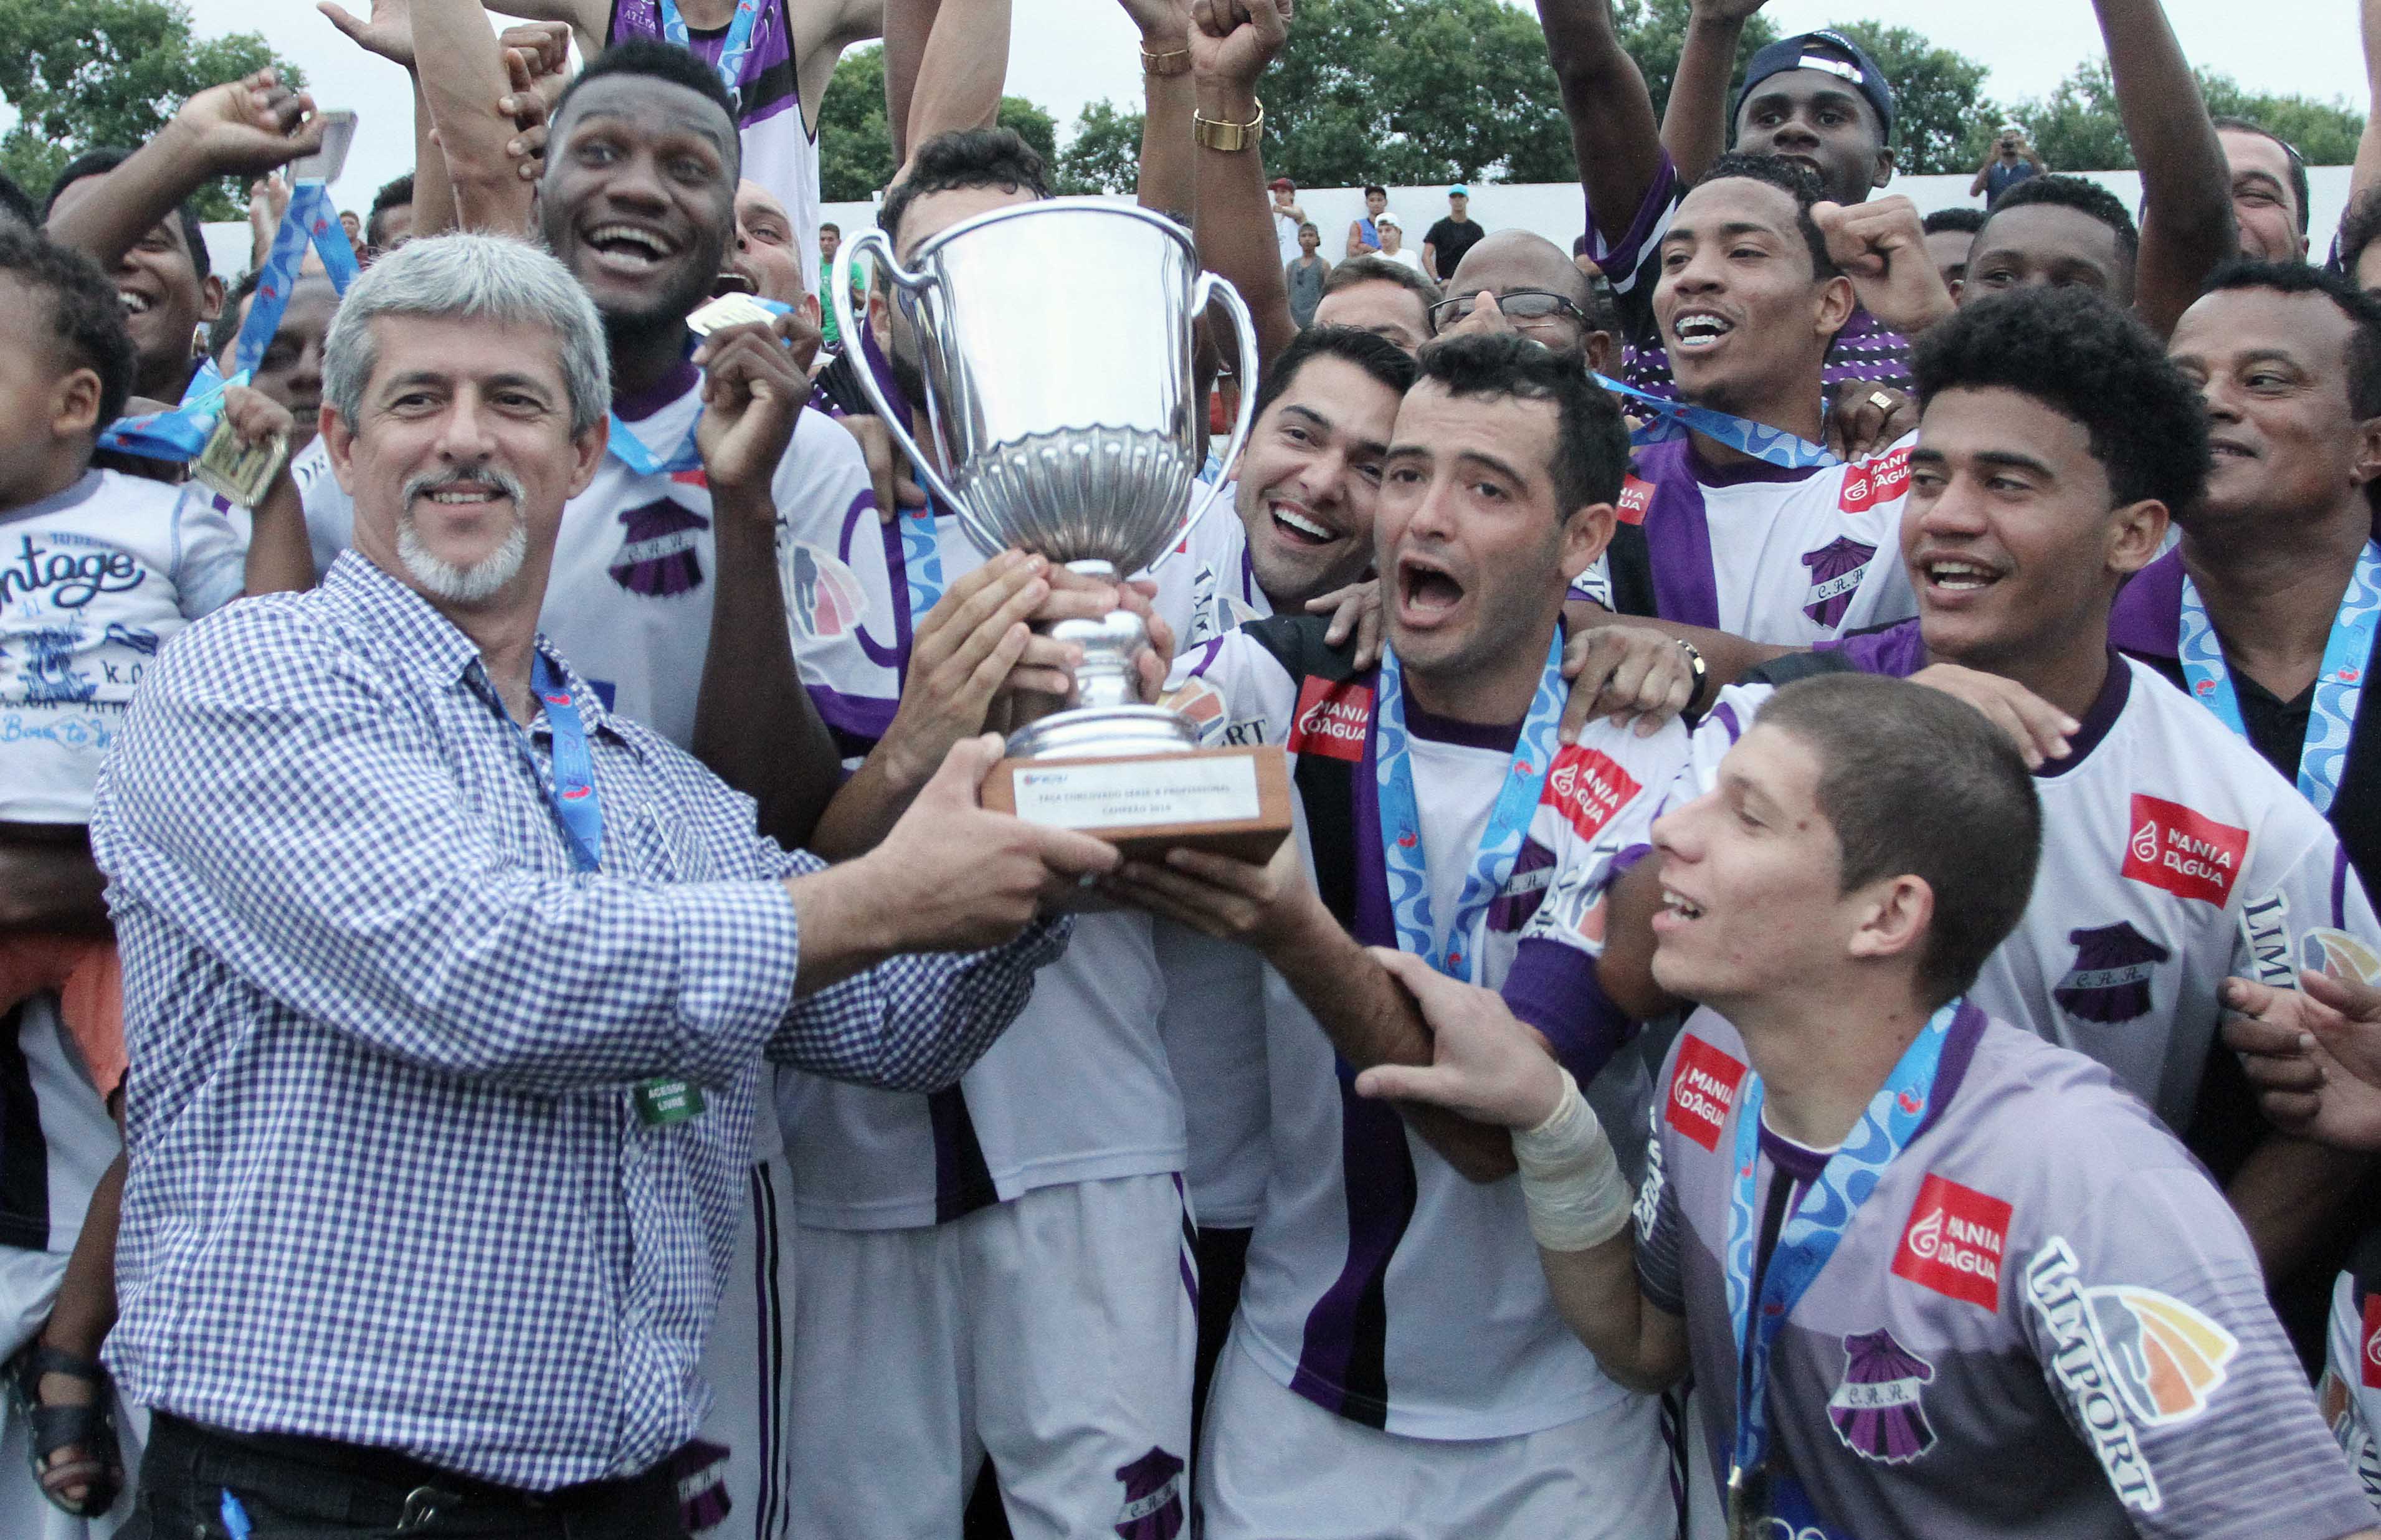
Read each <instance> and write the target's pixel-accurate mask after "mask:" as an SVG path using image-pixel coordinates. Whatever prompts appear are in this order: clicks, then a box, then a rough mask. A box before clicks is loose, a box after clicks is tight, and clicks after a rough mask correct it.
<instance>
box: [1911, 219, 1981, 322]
mask: <svg viewBox="0 0 2381 1540" xmlns="http://www.w3.org/2000/svg"><path fill="white" fill-rule="evenodd" d="M1921 227H1922V228H1923V229H1924V230H1925V232H1926V255H1927V258H1928V260H1929V261H1931V262H1933V263H1935V272H1937V273H1940V274H1941V275H1943V287H1946V288H1948V289H1949V290H1950V291H1951V298H1952V299H1958V298H1959V297H1960V285H1961V284H1962V283H1965V282H1966V281H1967V277H1968V251H1969V249H1970V248H1972V246H1974V245H1975V243H1976V232H1977V231H1978V230H1981V229H1983V228H1984V210H1982V209H1967V208H1959V209H1936V210H1935V212H1934V213H1933V214H1928V215H1927V216H1926V218H1925V221H1924V223H1923V225H1922V226H1921Z"/></svg>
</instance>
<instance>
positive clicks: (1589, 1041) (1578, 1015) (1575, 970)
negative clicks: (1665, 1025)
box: [1499, 936, 1637, 1085]
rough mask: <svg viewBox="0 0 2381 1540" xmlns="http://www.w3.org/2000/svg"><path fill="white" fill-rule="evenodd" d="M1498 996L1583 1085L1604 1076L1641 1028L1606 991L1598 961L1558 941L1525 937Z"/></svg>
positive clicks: (1517, 949) (1516, 951)
mask: <svg viewBox="0 0 2381 1540" xmlns="http://www.w3.org/2000/svg"><path fill="white" fill-rule="evenodd" d="M1499 993H1501V994H1502V995H1503V996H1505V1004H1506V1005H1507V1006H1508V1007H1510V1008H1512V1012H1513V1014H1514V1015H1516V1016H1518V1017H1520V1019H1521V1020H1522V1021H1526V1022H1528V1023H1529V1024H1530V1025H1531V1026H1533V1027H1535V1028H1537V1029H1538V1031H1540V1032H1542V1033H1545V1038H1546V1041H1547V1042H1548V1043H1549V1044H1551V1045H1553V1047H1554V1050H1555V1057H1556V1058H1557V1060H1559V1061H1560V1062H1561V1064H1562V1067H1563V1068H1564V1069H1568V1070H1569V1071H1570V1072H1571V1075H1572V1077H1573V1078H1574V1079H1576V1080H1577V1081H1578V1082H1579V1083H1580V1084H1581V1085H1585V1084H1586V1083H1587V1082H1590V1081H1592V1080H1593V1079H1594V1078H1595V1077H1596V1076H1597V1075H1599V1074H1602V1073H1603V1072H1604V1067H1605V1065H1606V1064H1608V1063H1610V1062H1611V1060H1612V1056H1613V1055H1614V1054H1616V1053H1618V1052H1619V1051H1620V1048H1621V1046H1622V1045H1625V1044H1626V1043H1627V1042H1628V1041H1629V1039H1630V1036H1631V1035H1632V1034H1633V1033H1635V1032H1636V1030H1637V1023H1636V1022H1634V1021H1630V1019H1629V1016H1628V1013H1627V1012H1625V1011H1623V1010H1622V1009H1621V1008H1619V1007H1618V1006H1616V1005H1614V1004H1613V1003H1612V1001H1611V999H1610V998H1609V997H1608V996H1606V994H1605V993H1604V985H1603V984H1602V982H1601V981H1600V980H1598V978H1597V977H1596V972H1595V959H1593V958H1592V957H1590V956H1588V955H1587V954H1586V953H1585V952H1582V951H1581V950H1580V949H1579V948H1578V947H1566V946H1564V945H1563V944H1562V943H1561V942H1559V941H1548V940H1545V938H1543V937H1537V936H1532V937H1528V938H1526V939H1524V940H1523V941H1522V942H1521V944H1520V947H1517V948H1515V950H1514V955H1513V971H1512V972H1509V973H1508V974H1506V975H1505V987H1504V988H1503V989H1502V990H1501V991H1499Z"/></svg>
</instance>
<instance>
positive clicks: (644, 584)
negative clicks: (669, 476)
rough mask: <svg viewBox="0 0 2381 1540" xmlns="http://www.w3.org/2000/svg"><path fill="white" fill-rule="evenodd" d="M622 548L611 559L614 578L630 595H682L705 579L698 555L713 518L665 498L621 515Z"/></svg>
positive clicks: (631, 509) (657, 596) (655, 596)
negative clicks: (705, 532) (699, 545)
mask: <svg viewBox="0 0 2381 1540" xmlns="http://www.w3.org/2000/svg"><path fill="white" fill-rule="evenodd" d="M620 525H621V529H622V532H623V533H622V538H621V541H620V551H619V554H618V555H617V556H614V557H613V558H612V565H611V568H610V571H611V573H612V581H615V582H617V583H618V584H619V585H620V586H621V587H622V588H625V589H627V590H628V591H629V593H642V594H645V595H647V596H649V597H654V598H659V597H663V596H665V595H667V594H672V593H685V592H686V591H687V590H689V589H690V588H693V587H695V586H696V585H697V584H699V583H701V582H702V557H701V556H697V555H696V554H695V547H696V545H697V544H698V543H699V542H700V541H701V540H702V532H703V531H705V530H707V529H709V528H711V520H710V519H705V518H704V517H702V515H701V514H699V513H696V512H694V511H693V510H692V509H690V508H687V507H680V506H679V505H678V504H677V503H673V502H671V501H670V500H669V499H668V498H666V497H665V498H663V499H661V500H660V501H659V502H654V503H647V504H646V505H645V506H644V507H635V508H630V509H629V511H628V512H626V513H624V514H622V515H620Z"/></svg>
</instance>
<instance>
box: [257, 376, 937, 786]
mask: <svg viewBox="0 0 2381 1540" xmlns="http://www.w3.org/2000/svg"><path fill="white" fill-rule="evenodd" d="M614 407H615V409H616V410H617V413H618V414H619V416H620V418H621V419H622V421H623V422H626V423H627V425H628V428H629V432H630V433H632V434H635V435H636V437H637V439H638V441H639V442H640V443H641V444H643V445H644V446H645V447H646V448H647V449H648V450H649V451H651V452H652V454H653V458H654V459H655V460H656V461H657V462H667V461H668V460H669V459H671V458H673V457H674V456H675V455H676V454H677V452H678V448H679V447H680V446H682V445H684V444H685V443H686V442H687V439H688V435H689V434H690V433H691V432H692V430H693V427H694V422H695V418H696V416H697V414H698V412H699V410H700V409H701V407H702V381H701V378H700V376H699V375H697V374H696V373H695V371H694V368H693V366H692V365H686V366H683V368H682V370H681V372H680V373H678V374H677V375H675V376H673V377H672V379H671V380H670V381H669V382H668V383H667V384H666V385H665V386H664V387H663V388H662V389H660V390H658V391H656V392H654V393H653V396H652V397H649V398H647V399H645V400H637V399H634V398H624V399H622V400H619V401H617V402H615V403H614ZM771 490H772V491H773V493H774V494H775V498H776V504H777V551H778V560H779V564H780V574H781V578H782V581H783V582H784V584H785V590H786V610H787V617H788V622H789V628H790V630H791V633H792V639H793V646H794V662H795V664H796V665H797V666H799V667H800V670H801V675H802V678H803V680H804V681H805V682H806V683H808V684H809V685H810V686H811V693H812V698H813V699H814V700H816V701H817V702H818V703H819V711H820V715H823V716H824V717H825V718H826V721H827V725H828V726H829V727H832V728H834V729H835V730H836V734H837V736H838V737H846V736H850V735H863V736H866V737H870V738H873V737H874V736H875V735H877V734H879V733H881V732H883V731H884V729H885V723H887V722H889V721H891V720H892V709H891V706H890V705H889V703H884V702H880V701H875V700H871V699H865V698H863V699H859V700H854V699H851V698H850V697H849V696H848V695H847V694H845V693H842V692H839V691H837V690H836V689H835V688H833V687H832V685H831V684H829V683H826V682H824V681H831V680H833V679H834V678H836V671H835V665H836V662H837V661H838V660H839V659H840V657H841V654H842V653H843V652H844V650H845V649H846V648H847V646H849V643H850V640H851V639H852V638H853V637H855V636H857V635H859V634H860V633H861V631H862V630H863V629H865V628H867V627H869V626H871V625H875V626H880V627H881V626H883V625H884V623H885V612H886V610H887V608H888V605H887V604H886V602H885V599H884V598H883V597H882V595H883V591H884V587H885V543H884V539H883V536H882V533H881V532H880V530H879V528H878V524H877V519H876V494H875V492H874V491H873V483H871V482H870V481H869V478H868V462H867V459H866V458H865V457H863V456H862V455H861V452H860V446H859V445H858V444H857V443H855V442H854V441H853V439H852V437H851V435H850V434H848V433H846V432H844V431H843V430H842V429H841V428H839V427H837V426H836V424H835V423H834V422H831V421H830V420H829V419H827V418H826V417H824V416H823V415H821V414H820V413H818V412H814V411H805V412H802V413H800V415H799V416H798V417H796V418H795V420H794V436H793V439H792V441H791V442H790V443H789V444H788V446H787V448H786V454H785V458H783V459H782V460H780V461H779V462H778V464H777V473H776V475H775V477H774V478H773V479H772V483H771ZM299 491H300V495H302V496H303V498H304V500H305V505H306V522H307V525H308V527H309V531H310V532H311V535H312V537H313V541H314V545H315V550H316V554H317V556H318V558H319V556H320V555H321V553H322V552H323V551H324V549H325V548H327V549H329V550H330V552H331V554H332V555H333V556H336V554H337V553H338V552H339V551H342V550H345V549H346V548H347V546H348V543H349V541H350V539H351V537H352V533H353V531H354V527H355V505H354V504H353V503H352V502H351V501H349V500H348V495H347V494H346V493H345V492H343V491H342V490H340V487H339V483H337V481H336V480H335V479H334V478H333V477H331V476H329V475H326V474H316V475H313V476H311V477H309V478H305V479H302V480H301V481H300V483H299ZM711 519H712V509H711V489H710V484H709V483H707V482H706V481H705V480H704V478H703V473H702V471H701V469H699V468H698V469H695V470H691V471H674V472H670V473H666V474H654V475H643V474H640V473H639V472H637V471H633V470H631V469H629V466H628V465H627V464H626V463H625V462H624V461H622V460H621V459H620V458H619V457H618V456H617V455H612V454H606V455H605V456H604V463H603V465H602V467H601V469H599V470H598V471H596V472H595V479H594V480H593V481H592V482H591V483H588V487H587V490H586V491H584V492H582V493H580V495H578V496H576V497H573V498H572V499H571V500H570V501H569V503H568V505H567V506H565V507H564V508H563V510H562V529H561V532H560V534H559V535H558V536H557V538H556V543H555V550H554V571H553V575H552V577H551V578H550V579H548V581H547V583H546V590H545V605H544V608H543V610H542V611H540V613H539V615H538V625H539V627H540V629H543V631H544V633H545V634H546V636H547V637H548V638H550V639H551V640H552V641H553V642H554V644H555V646H556V648H557V649H558V650H560V651H561V653H562V654H564V655H565V656H567V657H568V658H569V659H570V660H571V665H572V666H574V667H575V668H577V669H578V670H579V672H580V676H581V677H582V678H585V679H586V680H587V683H588V685H589V686H590V688H592V690H593V691H595V693H596V695H597V696H598V697H599V698H601V699H602V701H603V702H604V708H605V709H606V710H609V711H614V712H617V713H618V714H620V715H623V716H629V717H633V718H635V719H636V720H638V721H640V722H642V723H644V724H645V725H646V726H647V727H652V728H653V730H654V731H655V732H658V733H660V734H661V735H662V736H663V737H664V738H666V739H669V740H670V741H671V742H672V743H675V744H677V745H678V747H679V748H681V749H683V748H685V747H687V746H688V745H689V743H690V741H691V740H692V739H693V737H694V702H695V695H696V693H697V690H698V687H699V685H700V683H701V681H702V665H703V660H704V658H705V657H706V656H707V655H708V654H709V652H710V648H711V598H712V582H713V577H714V571H715V569H716V568H717V566H718V556H717V555H716V554H715V551H714V543H713V539H712V529H711ZM872 605H873V608H872V607H871V606H872Z"/></svg>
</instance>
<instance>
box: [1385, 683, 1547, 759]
mask: <svg viewBox="0 0 2381 1540" xmlns="http://www.w3.org/2000/svg"><path fill="white" fill-rule="evenodd" d="M1406 730H1407V731H1409V732H1410V733H1412V734H1413V735H1414V736H1415V737H1416V738H1426V739H1430V741H1432V742H1433V743H1451V744H1453V745H1454V746H1455V747H1457V748H1459V749H1501V750H1503V751H1504V752H1506V753H1508V754H1509V753H1511V752H1513V745H1515V744H1516V743H1519V742H1520V740H1521V724H1520V723H1519V722H1463V721H1459V720H1457V719H1456V718H1455V717H1452V716H1441V715H1439V714H1438V713H1436V712H1435V711H1431V710H1429V709H1428V708H1426V707H1424V706H1423V705H1422V703H1420V702H1418V701H1416V700H1415V699H1414V698H1413V696H1412V695H1411V694H1408V695H1407V696H1406Z"/></svg>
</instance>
